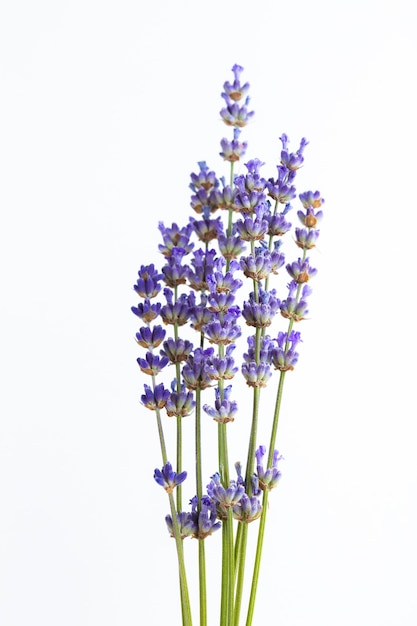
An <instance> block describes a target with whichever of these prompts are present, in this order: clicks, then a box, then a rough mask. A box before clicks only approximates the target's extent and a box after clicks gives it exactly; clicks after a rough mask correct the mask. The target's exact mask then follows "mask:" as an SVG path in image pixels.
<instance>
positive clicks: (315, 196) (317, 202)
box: [299, 191, 324, 209]
mask: <svg viewBox="0 0 417 626" xmlns="http://www.w3.org/2000/svg"><path fill="white" fill-rule="evenodd" d="M299 198H300V200H301V202H302V205H303V207H304V208H305V209H308V208H309V207H311V208H312V209H318V208H319V207H321V205H322V204H323V203H324V199H323V198H322V197H321V195H320V191H304V193H300V195H299Z"/></svg>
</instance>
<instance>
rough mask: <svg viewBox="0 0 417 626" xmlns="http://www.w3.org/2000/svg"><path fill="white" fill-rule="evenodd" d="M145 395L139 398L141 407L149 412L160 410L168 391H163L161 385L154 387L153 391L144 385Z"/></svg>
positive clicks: (163, 388)
mask: <svg viewBox="0 0 417 626" xmlns="http://www.w3.org/2000/svg"><path fill="white" fill-rule="evenodd" d="M144 389H145V393H144V394H143V395H142V396H141V398H140V399H141V402H142V404H143V406H145V407H146V408H147V409H150V410H151V411H155V410H156V409H162V408H163V407H164V406H165V404H166V401H167V399H168V396H169V389H165V387H164V385H163V383H161V384H160V385H155V389H151V388H150V387H149V385H144Z"/></svg>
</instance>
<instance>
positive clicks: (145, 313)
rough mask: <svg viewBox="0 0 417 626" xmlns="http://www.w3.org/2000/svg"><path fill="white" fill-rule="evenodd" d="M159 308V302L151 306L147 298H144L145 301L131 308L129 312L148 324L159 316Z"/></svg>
mask: <svg viewBox="0 0 417 626" xmlns="http://www.w3.org/2000/svg"><path fill="white" fill-rule="evenodd" d="M161 306H162V304H161V303H160V302H157V303H156V304H151V302H150V300H149V298H146V299H145V301H144V302H143V303H140V304H138V306H137V307H136V306H132V307H131V311H132V313H134V314H135V315H137V316H138V317H139V318H140V319H141V320H143V321H144V322H147V323H148V324H150V323H151V322H153V320H154V319H155V318H157V317H158V315H159V314H160V312H161Z"/></svg>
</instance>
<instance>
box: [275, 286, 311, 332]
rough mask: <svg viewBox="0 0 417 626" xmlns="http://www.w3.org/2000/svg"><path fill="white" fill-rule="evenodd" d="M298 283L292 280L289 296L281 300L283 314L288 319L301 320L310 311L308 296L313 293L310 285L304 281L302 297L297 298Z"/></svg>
mask: <svg viewBox="0 0 417 626" xmlns="http://www.w3.org/2000/svg"><path fill="white" fill-rule="evenodd" d="M297 291H298V283H296V282H295V280H292V281H291V282H290V283H289V285H288V296H287V298H286V300H283V301H282V302H281V306H280V309H281V315H282V316H283V317H285V318H287V319H293V320H294V321H295V322H300V321H301V320H303V319H305V316H306V315H307V313H308V308H307V306H308V305H307V300H306V298H307V297H308V296H309V295H310V294H311V293H312V290H311V288H310V286H309V285H308V284H307V283H304V286H303V290H302V292H301V298H300V299H299V300H298V298H297Z"/></svg>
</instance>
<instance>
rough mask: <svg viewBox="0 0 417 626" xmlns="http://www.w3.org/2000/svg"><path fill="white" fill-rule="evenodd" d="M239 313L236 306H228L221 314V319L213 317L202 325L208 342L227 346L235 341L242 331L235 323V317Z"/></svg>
mask: <svg viewBox="0 0 417 626" xmlns="http://www.w3.org/2000/svg"><path fill="white" fill-rule="evenodd" d="M239 315H240V312H239V310H238V309H237V308H236V307H232V308H230V309H229V310H228V311H227V313H224V314H223V315H222V319H214V320H213V321H211V322H209V323H208V324H207V325H206V326H205V327H204V335H205V336H206V337H207V339H208V340H209V342H210V343H215V344H217V345H223V346H227V345H228V344H229V343H235V342H236V339H238V338H239V337H240V336H241V334H242V331H241V329H240V326H238V325H237V324H236V318H237V317H238V316H239Z"/></svg>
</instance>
